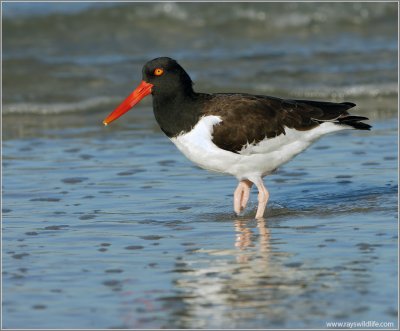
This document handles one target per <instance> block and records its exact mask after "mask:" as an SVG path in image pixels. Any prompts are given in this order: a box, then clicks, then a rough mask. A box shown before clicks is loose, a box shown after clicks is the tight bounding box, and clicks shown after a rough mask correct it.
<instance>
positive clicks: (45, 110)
mask: <svg viewBox="0 0 400 331" xmlns="http://www.w3.org/2000/svg"><path fill="white" fill-rule="evenodd" d="M214 89H215V88H214ZM250 92H251V91H250ZM252 93H260V94H268V95H275V96H285V97H289V98H318V99H324V98H325V99H328V98H329V99H338V100H339V99H343V98H345V97H353V98H362V97H374V98H375V97H396V96H397V95H398V87H397V84H394V83H393V84H381V85H374V84H371V85H367V84H365V85H353V86H347V87H340V88H338V87H321V88H318V89H312V88H294V89H290V90H289V89H288V90H284V89H277V88H275V87H273V86H271V85H267V84H257V85H255V86H253V92H252ZM121 100H122V98H121V97H119V98H118V97H104V96H99V97H93V98H90V99H86V100H81V101H77V102H57V103H35V102H21V103H9V104H3V109H2V112H3V115H11V114H13V115H15V114H21V115H29V114H30V115H34V114H36V115H49V114H51V115H57V114H68V113H75V112H88V111H97V110H98V111H104V109H105V108H110V109H112V107H114V106H115V105H116V104H117V103H118V102H120V101H121Z"/></svg>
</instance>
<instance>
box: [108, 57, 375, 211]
mask: <svg viewBox="0 0 400 331" xmlns="http://www.w3.org/2000/svg"><path fill="white" fill-rule="evenodd" d="M149 94H151V95H152V99H153V112H154V116H155V119H156V121H157V122H158V124H159V126H160V128H161V130H162V131H163V132H164V133H165V135H166V136H167V137H168V138H169V139H170V140H171V141H172V142H173V143H174V144H175V145H176V147H177V148H178V149H179V150H180V151H181V152H182V153H183V154H184V155H185V156H186V157H187V158H188V159H189V160H191V161H192V162H194V163H195V164H196V165H198V166H199V167H201V168H204V169H206V170H209V171H213V172H219V173H223V174H228V175H232V176H235V177H236V179H237V180H238V185H237V187H236V189H235V191H234V194H233V209H234V212H235V213H236V214H237V215H240V214H241V213H242V212H243V211H244V209H245V208H246V205H247V203H248V200H249V196H250V190H251V188H252V186H253V185H255V186H256V187H257V189H258V205H257V211H256V215H255V218H256V219H261V218H263V217H264V212H265V209H266V205H267V202H268V200H269V196H270V194H269V192H268V190H267V188H266V187H265V185H264V181H263V178H264V177H265V176H267V175H270V174H272V173H273V172H274V171H275V170H277V169H278V168H279V167H280V166H281V165H283V164H285V163H287V162H288V161H290V160H291V159H292V158H293V157H295V156H296V155H298V154H299V153H301V152H303V151H304V150H305V149H306V148H308V147H309V146H310V145H311V144H312V143H314V142H315V141H317V140H318V139H319V138H320V137H322V136H324V135H325V134H329V133H333V132H337V131H341V130H346V129H357V130H370V129H371V126H370V125H369V124H366V123H363V122H361V121H365V120H368V118H367V117H363V116H355V115H351V114H350V113H349V112H348V110H349V109H350V108H352V107H354V106H356V105H355V104H354V103H352V102H341V103H336V102H326V101H311V100H297V99H282V98H277V97H272V96H265V95H253V94H247V93H198V92H195V91H194V89H193V82H192V80H191V78H190V76H189V75H188V73H187V72H186V71H185V70H184V69H183V68H182V66H181V65H180V64H178V62H177V61H176V60H174V59H172V58H170V57H158V58H155V59H153V60H150V61H148V62H147V63H146V64H145V65H144V66H143V69H142V81H141V83H140V84H139V86H138V87H137V88H136V89H135V90H134V91H133V92H132V93H131V94H130V95H129V96H128V97H127V98H126V99H125V100H124V101H123V102H122V103H121V104H119V106H117V108H115V110H114V111H112V112H111V113H110V114H109V115H108V116H107V117H106V118H105V120H104V121H103V124H104V125H108V124H110V123H111V122H113V121H115V120H116V119H117V118H119V117H120V116H122V115H123V114H124V113H126V112H127V111H129V110H130V109H132V108H133V107H134V106H135V105H136V104H137V103H139V102H140V101H141V100H142V99H143V98H144V97H146V96H147V95H149Z"/></svg>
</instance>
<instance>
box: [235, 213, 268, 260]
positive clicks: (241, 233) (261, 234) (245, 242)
mask: <svg viewBox="0 0 400 331" xmlns="http://www.w3.org/2000/svg"><path fill="white" fill-rule="evenodd" d="M250 223H252V220H235V222H234V224H235V225H234V226H235V230H236V241H235V247H236V248H237V250H238V254H237V257H236V260H237V262H238V263H246V262H248V261H249V259H251V257H252V256H253V255H254V252H249V251H248V249H249V248H250V247H254V246H256V244H257V242H256V238H257V237H258V238H259V253H260V257H261V258H262V259H263V260H265V262H267V260H268V254H269V252H270V230H269V229H268V227H267V225H266V220H265V219H264V218H260V219H257V228H258V235H257V234H254V233H253V231H252V230H251V227H250Z"/></svg>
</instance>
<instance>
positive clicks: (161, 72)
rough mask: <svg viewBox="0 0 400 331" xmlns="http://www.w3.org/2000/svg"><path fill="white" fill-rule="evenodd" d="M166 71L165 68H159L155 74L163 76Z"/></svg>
mask: <svg viewBox="0 0 400 331" xmlns="http://www.w3.org/2000/svg"><path fill="white" fill-rule="evenodd" d="M163 73H164V70H163V69H161V68H157V69H155V70H154V75H155V76H161V75H162V74H163Z"/></svg>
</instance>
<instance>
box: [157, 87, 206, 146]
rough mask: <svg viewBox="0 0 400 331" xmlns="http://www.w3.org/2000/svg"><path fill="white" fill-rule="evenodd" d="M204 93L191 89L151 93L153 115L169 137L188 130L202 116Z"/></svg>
mask: <svg viewBox="0 0 400 331" xmlns="http://www.w3.org/2000/svg"><path fill="white" fill-rule="evenodd" d="M204 96H205V95H204V94H201V93H196V92H194V91H193V90H191V91H182V92H181V93H174V94H173V95H172V94H171V95H168V94H157V93H155V94H153V111H154V116H155V118H156V120H157V122H158V124H159V126H160V128H161V130H162V131H163V132H164V133H165V134H166V135H167V136H168V137H169V138H172V137H176V136H178V135H180V134H182V133H186V132H189V131H190V130H191V129H192V128H193V127H194V126H195V125H196V123H197V122H198V120H199V119H200V117H201V116H202V103H203V102H202V100H203V99H204Z"/></svg>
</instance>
